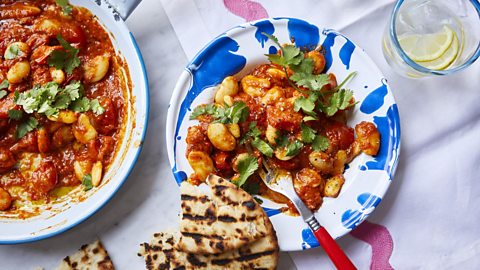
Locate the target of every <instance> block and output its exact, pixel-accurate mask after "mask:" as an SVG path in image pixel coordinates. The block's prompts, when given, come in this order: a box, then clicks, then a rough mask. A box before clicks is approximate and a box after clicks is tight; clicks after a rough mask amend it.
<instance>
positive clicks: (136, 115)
mask: <svg viewBox="0 0 480 270" xmlns="http://www.w3.org/2000/svg"><path fill="white" fill-rule="evenodd" d="M70 2H71V3H72V4H73V5H77V6H83V7H86V8H88V9H89V10H90V11H91V12H92V13H93V14H94V15H96V16H97V17H98V19H99V21H100V23H102V24H103V25H104V27H105V28H106V29H107V32H108V33H110V34H111V36H112V38H111V40H112V43H113V45H114V47H115V49H116V50H117V52H118V53H119V54H120V55H121V57H123V58H124V60H125V61H126V63H127V64H128V67H129V71H130V78H131V83H132V84H131V85H132V89H131V91H129V96H128V98H127V99H126V102H128V110H127V112H126V130H125V137H124V139H123V141H122V144H121V146H120V148H121V149H120V150H119V152H118V153H117V155H116V157H115V159H114V161H113V162H112V165H111V166H110V168H109V169H108V170H107V171H106V173H105V176H104V180H103V181H102V184H101V186H100V187H99V188H95V189H92V190H90V191H88V192H87V193H85V195H84V196H83V200H79V199H78V197H75V198H73V199H72V197H71V196H64V197H63V199H62V200H61V201H60V202H58V203H55V204H51V205H45V206H43V207H42V209H41V214H40V215H37V216H34V217H32V218H28V219H24V220H22V219H18V218H5V217H2V216H0V244H17V243H25V242H32V241H36V240H40V239H44V238H48V237H51V236H54V235H56V234H59V233H61V232H64V231H66V230H68V229H70V228H73V227H74V226H76V225H77V224H79V223H80V222H82V221H84V220H85V219H87V218H88V217H90V216H91V215H93V214H94V213H95V212H96V211H98V210H99V209H100V208H102V207H103V206H104V205H105V204H106V203H107V202H108V201H109V200H110V199H111V198H112V197H113V195H114V194H115V193H116V192H117V190H118V189H119V188H120V187H121V185H122V184H123V182H125V180H126V179H127V177H128V175H129V173H130V172H131V170H132V169H133V166H134V165H135V162H136V160H137V158H138V155H139V154H140V150H141V147H142V144H143V140H144V137H145V133H146V130H147V120H148V110H149V100H148V99H149V96H148V79H147V73H146V71H145V66H144V63H143V59H142V55H141V53H140V50H139V48H138V46H137V44H136V41H135V39H134V37H133V35H132V34H131V33H130V31H129V30H128V29H127V27H126V25H125V23H124V22H123V21H122V20H121V19H120V16H118V14H117V13H116V12H115V11H114V10H113V9H112V8H111V7H110V6H108V5H107V4H105V2H102V1H84V0H71V1H70ZM96 2H98V3H100V5H99V4H96ZM81 189H82V188H81V187H78V188H77V189H76V190H74V191H72V192H78V193H81V192H83V191H82V190H81Z"/></svg>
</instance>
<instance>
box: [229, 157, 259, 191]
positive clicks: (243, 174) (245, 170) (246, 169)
mask: <svg viewBox="0 0 480 270" xmlns="http://www.w3.org/2000/svg"><path fill="white" fill-rule="evenodd" d="M237 167H238V172H239V173H240V177H239V178H238V179H237V180H236V181H235V182H234V184H235V185H237V186H238V187H241V186H243V185H244V184H245V182H247V180H248V178H249V177H250V176H251V175H252V174H254V173H255V171H256V170H257V169H258V160H257V158H256V157H254V156H251V155H248V156H246V157H245V158H242V159H241V160H239V161H238V166H237Z"/></svg>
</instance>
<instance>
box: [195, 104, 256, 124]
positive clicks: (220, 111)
mask: <svg viewBox="0 0 480 270" xmlns="http://www.w3.org/2000/svg"><path fill="white" fill-rule="evenodd" d="M249 113H250V110H249V108H248V106H247V105H246V104H245V103H244V102H235V103H234V104H233V106H232V107H226V108H223V107H217V106H215V105H213V104H209V105H200V106H198V107H197V108H195V109H194V110H193V112H192V113H191V114H190V120H193V119H197V118H198V117H199V116H200V115H205V114H207V115H211V116H212V117H213V118H214V119H215V122H217V123H222V124H237V123H240V122H245V121H246V120H247V118H248V115H249Z"/></svg>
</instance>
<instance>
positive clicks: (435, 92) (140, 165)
mask: <svg viewBox="0 0 480 270" xmlns="http://www.w3.org/2000/svg"><path fill="white" fill-rule="evenodd" d="M89 1H91V0H89ZM162 1H163V0H162ZM225 1H226V2H228V1H227V0H225ZM236 2H241V3H243V2H245V1H243V0H237V1H236ZM300 2H301V1H287V0H275V1H261V3H262V5H263V6H264V8H265V11H266V12H267V13H268V14H269V15H270V16H295V17H298V18H302V19H306V20H309V21H311V22H312V23H315V24H317V25H319V26H326V27H333V28H337V29H339V30H341V31H342V32H343V33H345V34H346V35H347V36H349V37H350V38H351V39H352V40H354V41H355V42H356V43H357V44H358V45H360V46H361V47H363V48H364V49H365V50H366V51H367V53H368V54H369V55H370V56H371V57H372V58H373V60H374V61H375V62H376V63H377V65H378V66H379V67H380V69H381V70H383V72H384V74H385V76H386V77H387V78H388V79H389V83H390V86H391V87H392V89H393V91H394V94H395V97H396V99H397V102H398V106H399V110H400V114H401V121H402V153H401V155H400V164H399V167H398V170H397V173H396V175H395V179H394V181H393V183H392V185H391V187H390V190H389V191H388V193H387V194H386V196H385V197H384V199H383V201H382V203H381V204H380V206H379V207H378V208H377V209H376V211H375V212H374V213H373V215H372V216H371V217H370V218H369V221H370V222H372V223H376V224H380V225H383V226H385V227H386V229H387V231H388V232H389V235H391V237H392V238H393V254H392V255H391V257H390V264H391V265H392V266H393V267H394V268H396V269H479V268H480V256H478V255H479V253H480V240H479V239H480V226H477V223H478V220H479V218H478V217H480V208H479V207H478V205H480V199H479V196H478V195H480V185H479V184H477V182H478V181H479V180H480V179H479V178H480V177H479V176H478V175H480V166H479V164H480V107H479V106H478V104H480V94H479V91H480V89H479V85H480V77H479V74H480V64H479V63H476V64H475V65H473V66H472V67H470V68H469V69H468V70H466V71H464V72H462V73H459V74H456V75H453V76H450V77H445V78H435V79H430V80H421V81H420V80H408V79H404V78H401V77H399V76H397V75H395V74H394V73H393V72H392V71H391V70H390V68H389V67H388V66H387V64H386V62H385V60H384V59H383V56H382V53H381V47H380V37H381V34H382V32H383V28H384V25H385V23H386V21H387V19H388V15H389V12H390V9H391V7H392V6H391V2H392V1H385V2H382V1H378V0H369V1H365V0H363V1H362V0H357V1H353V0H336V1H333V0H332V1H329V2H330V3H329V4H328V5H329V6H332V7H331V8H333V9H327V8H326V5H327V1H326V0H321V1H311V2H305V3H303V2H302V3H300ZM317 2H318V3H317ZM163 4H164V6H165V8H166V11H164V9H163V7H162V5H161V4H160V1H158V0H143V2H142V3H141V4H140V5H139V6H138V8H137V9H136V10H135V11H134V13H133V14H132V16H131V17H130V18H129V19H128V20H127V25H128V26H129V28H130V30H131V31H132V33H133V35H134V36H135V37H136V39H137V42H138V44H139V46H140V49H141V51H142V53H143V56H144V58H145V64H146V67H147V72H148V76H149V80H150V100H151V111H150V120H149V127H148V133H147V137H146V140H145V142H144V148H143V151H142V154H141V155H140V158H139V160H138V162H137V165H136V166H135V169H134V170H133V172H132V174H131V175H130V177H129V179H128V180H127V181H126V183H125V184H124V186H123V187H122V188H121V189H120V191H119V192H118V194H117V195H116V196H115V197H114V198H113V199H112V200H111V201H110V202H109V203H108V204H107V205H106V206H105V207H104V208H103V209H102V210H100V211H99V212H98V213H96V214H95V215H94V216H93V217H91V218H89V219H88V220H87V221H85V222H83V223H82V224H80V225H78V226H77V227H75V228H74V229H72V230H70V231H67V232H65V233H63V234H61V235H59V236H56V237H53V238H50V239H46V240H42V241H40V242H36V243H30V244H22V245H14V246H0V269H1V270H4V269H5V270H11V269H21V270H23V269H26V270H31V269H34V268H35V267H36V266H43V267H45V269H47V270H48V269H54V267H55V266H56V265H58V262H59V261H60V260H61V259H62V258H63V257H65V256H66V255H67V254H69V253H71V252H73V251H75V250H76V249H78V248H79V247H80V246H81V245H82V244H85V243H88V242H90V241H93V240H94V239H96V238H100V239H101V240H102V242H103V243H104V245H105V246H106V248H107V249H108V251H109V253H110V256H111V257H112V259H113V261H114V263H115V266H116V267H117V269H121V270H122V269H128V270H133V269H142V268H144V262H143V261H142V260H141V259H140V258H138V257H137V256H136V253H137V251H138V247H139V246H138V245H139V244H140V243H141V242H144V241H148V239H149V238H150V237H151V235H152V234H153V233H154V232H158V231H160V230H163V229H166V228H168V227H171V226H175V225H176V224H177V220H178V212H179V210H180V199H179V192H178V187H177V185H176V183H175V181H174V180H173V176H172V173H171V170H170V165H169V164H168V158H167V152H166V149H165V120H166V111H167V106H168V103H169V99H170V96H171V93H172V90H173V87H174V85H175V82H176V80H177V77H178V76H179V75H180V73H181V72H182V70H183V68H184V67H185V66H186V64H187V63H188V59H191V56H192V55H193V54H195V52H196V51H197V50H198V49H200V48H201V47H203V46H204V44H206V42H208V41H209V40H210V39H211V38H212V37H213V36H216V35H218V34H220V33H221V32H223V31H224V30H226V29H228V28H230V27H232V26H234V25H236V24H239V23H242V22H244V21H245V20H244V19H243V18H241V17H238V16H236V15H233V14H232V13H230V12H229V11H228V10H227V9H226V8H225V7H224V4H223V2H222V1H211V0H209V1H205V0H201V1H197V2H193V1H185V0H174V1H164V3H163ZM192 5H193V6H192ZM307 5H310V6H308V7H306V6H307ZM347 5H350V6H352V8H348V9H347V8H346V6H347ZM201 10H203V11H201ZM328 10H335V12H326V11H328ZM340 11H342V12H340ZM200 14H203V15H200ZM259 14H261V13H259ZM341 14H345V15H343V16H342V15H341ZM167 15H168V16H169V17H170V19H171V22H172V23H173V25H174V28H175V29H176V32H177V33H180V32H182V30H181V29H179V26H178V21H179V20H183V21H185V24H184V27H185V26H190V28H192V30H195V31H192V32H191V35H192V39H193V40H194V41H193V42H188V40H187V41H186V40H185V37H181V36H180V37H177V35H176V34H175V31H174V29H173V28H172V26H171V24H170V22H169V20H168V18H167ZM254 15H255V14H251V16H253V17H254ZM326 16H330V17H329V19H328V20H327V18H328V17H326ZM208 17H211V18H208ZM340 18H343V19H342V20H341V21H340ZM209 19H217V21H216V22H215V21H209ZM212 23H213V24H212ZM215 23H218V25H216V24H215ZM220 23H221V24H220ZM207 29H210V30H207ZM184 30H185V29H184ZM187 30H188V29H187ZM185 31H186V30H185ZM189 43H190V44H189ZM195 46H196V47H195ZM182 47H183V48H184V49H185V52H184V51H183V50H182ZM187 48H190V49H187ZM185 55H188V56H189V58H188V59H187V57H186V56H185ZM370 228H371V227H370ZM367 229H368V228H367ZM380 232H383V234H385V231H380ZM374 236H376V235H374ZM384 236H385V235H383V236H382V237H381V238H380V239H385V237H384ZM339 243H340V245H341V246H342V247H343V248H344V249H345V250H346V252H347V253H348V255H349V256H350V257H351V258H352V260H353V261H354V263H355V264H356V265H357V266H358V267H359V268H360V269H369V267H370V264H371V254H372V251H371V248H370V245H369V244H367V243H365V242H363V241H360V240H358V239H356V238H354V237H352V236H350V235H347V236H345V237H343V238H342V239H340V241H339ZM290 255H291V257H292V258H293V259H294V261H295V264H296V266H297V268H298V269H307V270H310V269H332V266H331V264H330V262H329V261H328V259H327V258H326V256H325V255H324V253H323V251H322V250H321V249H314V250H310V251H305V252H295V253H291V254H290ZM279 269H294V266H293V265H292V264H291V263H290V261H289V257H288V256H287V255H286V254H282V257H281V262H280V267H279ZM377 269H381V268H378V267H377Z"/></svg>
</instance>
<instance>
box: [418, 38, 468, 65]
mask: <svg viewBox="0 0 480 270" xmlns="http://www.w3.org/2000/svg"><path fill="white" fill-rule="evenodd" d="M459 48H460V46H459V42H458V38H457V35H454V36H453V42H452V45H451V46H450V48H448V49H447V51H446V52H445V53H444V54H443V55H442V56H440V57H439V58H437V59H435V60H432V61H427V62H418V64H419V65H422V66H424V67H426V68H429V69H435V70H442V69H445V68H447V67H448V66H450V65H451V64H452V63H453V61H455V59H456V58H457V55H458V52H459Z"/></svg>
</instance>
